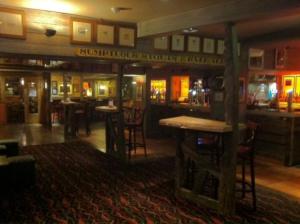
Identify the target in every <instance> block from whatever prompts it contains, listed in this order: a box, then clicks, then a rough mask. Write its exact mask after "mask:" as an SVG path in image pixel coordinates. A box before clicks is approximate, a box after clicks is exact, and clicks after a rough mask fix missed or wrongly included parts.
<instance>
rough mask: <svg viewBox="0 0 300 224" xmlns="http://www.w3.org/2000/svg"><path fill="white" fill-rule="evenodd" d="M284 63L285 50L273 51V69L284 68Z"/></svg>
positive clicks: (277, 49)
mask: <svg viewBox="0 0 300 224" xmlns="http://www.w3.org/2000/svg"><path fill="white" fill-rule="evenodd" d="M285 63H286V49H285V48H276V49H275V68H277V69H278V68H279V69H280V68H284V67H285Z"/></svg>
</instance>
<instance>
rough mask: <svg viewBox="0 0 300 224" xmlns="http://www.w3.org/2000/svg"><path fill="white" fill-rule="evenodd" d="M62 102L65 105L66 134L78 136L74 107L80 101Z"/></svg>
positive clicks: (66, 135)
mask: <svg viewBox="0 0 300 224" xmlns="http://www.w3.org/2000/svg"><path fill="white" fill-rule="evenodd" d="M61 104H63V106H64V135H65V137H76V132H75V120H74V118H75V116H74V107H75V105H77V104H78V103H77V102H74V101H62V102H61Z"/></svg>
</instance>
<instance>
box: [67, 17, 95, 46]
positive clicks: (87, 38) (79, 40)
mask: <svg viewBox="0 0 300 224" xmlns="http://www.w3.org/2000/svg"><path fill="white" fill-rule="evenodd" d="M93 30H94V28H93V21H90V20H86V19H78V18H71V43H73V44H90V43H92V41H93V32H94V31H93Z"/></svg>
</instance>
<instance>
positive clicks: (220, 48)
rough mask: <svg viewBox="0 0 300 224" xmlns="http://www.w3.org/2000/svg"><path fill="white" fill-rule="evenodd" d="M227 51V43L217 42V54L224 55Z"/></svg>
mask: <svg viewBox="0 0 300 224" xmlns="http://www.w3.org/2000/svg"><path fill="white" fill-rule="evenodd" d="M224 51H225V41H224V40H217V54H218V55H223V54H224Z"/></svg>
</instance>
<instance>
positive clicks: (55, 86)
mask: <svg viewBox="0 0 300 224" xmlns="http://www.w3.org/2000/svg"><path fill="white" fill-rule="evenodd" d="M51 88H52V95H57V94H58V91H57V81H52V82H51Z"/></svg>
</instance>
